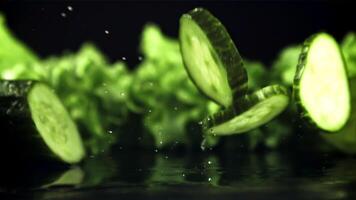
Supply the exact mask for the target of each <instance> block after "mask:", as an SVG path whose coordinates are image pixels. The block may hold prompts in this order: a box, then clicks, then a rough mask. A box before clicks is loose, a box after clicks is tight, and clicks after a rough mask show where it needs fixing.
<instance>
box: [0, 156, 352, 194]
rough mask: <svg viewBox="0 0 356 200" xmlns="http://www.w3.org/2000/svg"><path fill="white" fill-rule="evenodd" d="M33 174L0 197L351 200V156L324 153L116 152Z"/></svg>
mask: <svg viewBox="0 0 356 200" xmlns="http://www.w3.org/2000/svg"><path fill="white" fill-rule="evenodd" d="M35 171H36V170H35ZM37 173H38V174H40V175H37V174H36V172H25V173H23V174H22V175H18V176H21V177H20V178H17V182H21V180H22V179H24V181H22V186H21V187H13V186H12V187H9V186H8V185H7V186H3V187H2V188H1V190H0V195H1V196H0V199H36V200H42V199H43V200H45V199H54V200H62V199H79V200H80V199H313V200H315V199H356V192H355V191H356V158H352V157H346V156H331V155H328V154H307V153H298V154H292V153H288V154H283V153H278V152H270V153H240V154H235V153H234V154H231V155H226V154H224V155H221V154H216V153H198V154H178V155H177V154H169V153H168V154H167V153H147V152H145V153H142V152H122V153H118V154H117V155H115V156H101V157H92V158H88V159H87V160H85V161H84V162H83V163H82V164H81V165H80V166H75V167H71V168H70V169H66V170H62V171H61V172H60V173H57V172H56V173H55V174H56V176H53V177H54V178H53V179H51V180H45V181H43V182H41V181H38V179H39V178H38V177H41V175H42V176H45V175H44V174H46V173H47V174H48V173H52V174H53V172H46V173H44V172H43V169H41V170H37ZM46 177H48V175H46ZM14 182H16V181H14ZM33 182H36V184H34V183H33ZM2 184H3V185H4V183H2ZM5 184H6V183H5ZM12 184H13V185H14V184H15V183H12Z"/></svg>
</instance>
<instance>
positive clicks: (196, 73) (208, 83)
mask: <svg viewBox="0 0 356 200" xmlns="http://www.w3.org/2000/svg"><path fill="white" fill-rule="evenodd" d="M179 41H180V47H181V52H182V56H183V62H184V65H185V67H186V70H187V72H188V74H189V76H190V77H191V79H192V80H193V82H194V83H195V85H196V86H197V87H198V88H199V90H200V91H201V92H202V93H203V94H205V95H206V96H208V97H209V98H211V99H212V100H214V101H215V102H217V103H218V104H220V105H223V106H224V107H228V106H230V105H231V104H232V101H233V99H234V98H235V97H240V96H242V95H243V94H245V92H246V90H247V74H246V70H245V68H244V67H243V63H242V58H241V56H240V54H239V52H238V51H237V49H236V47H235V44H234V42H233V41H232V40H231V38H230V36H229V34H228V32H227V30H226V29H225V27H224V26H223V25H222V24H221V22H220V21H219V20H218V19H216V18H215V17H214V16H213V15H212V14H211V13H210V12H209V11H207V10H204V9H202V8H196V9H194V10H192V11H190V12H189V13H187V14H184V15H183V16H182V17H181V19H180V28H179Z"/></svg>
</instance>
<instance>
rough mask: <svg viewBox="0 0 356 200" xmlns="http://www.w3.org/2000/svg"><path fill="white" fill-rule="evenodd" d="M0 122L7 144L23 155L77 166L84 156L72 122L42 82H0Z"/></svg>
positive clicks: (79, 138) (49, 89)
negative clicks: (13, 146)
mask: <svg viewBox="0 0 356 200" xmlns="http://www.w3.org/2000/svg"><path fill="white" fill-rule="evenodd" d="M0 119H1V120H0V125H1V127H2V128H4V129H5V130H3V131H4V132H6V133H3V134H5V135H6V139H7V140H8V141H7V143H8V144H13V145H15V146H16V148H18V150H17V151H20V153H21V152H22V154H24V155H27V154H28V155H35V157H40V158H41V159H42V158H44V157H47V158H50V159H56V160H60V161H62V162H65V163H77V162H79V161H81V160H82V158H83V157H84V156H85V151H84V147H83V143H82V140H81V137H80V135H79V133H78V130H77V128H76V126H75V124H74V122H73V121H72V119H71V118H70V117H69V114H68V112H67V110H66V109H65V108H64V106H63V105H62V103H61V102H60V100H59V99H58V97H57V96H56V95H55V94H54V92H53V91H52V90H51V88H49V87H48V86H47V85H45V84H44V83H40V82H35V81H0ZM3 131H2V132H3ZM2 148H4V147H2ZM24 157H26V156H24Z"/></svg>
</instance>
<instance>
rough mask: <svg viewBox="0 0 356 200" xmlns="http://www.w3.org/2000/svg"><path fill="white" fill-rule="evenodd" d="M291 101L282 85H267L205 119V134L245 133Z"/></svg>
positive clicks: (270, 117) (263, 122) (271, 116)
mask: <svg viewBox="0 0 356 200" xmlns="http://www.w3.org/2000/svg"><path fill="white" fill-rule="evenodd" d="M288 103H289V94H288V91H287V89H286V88H285V87H283V86H280V85H272V86H267V87H265V88H262V89H260V90H258V91H257V92H254V93H253V94H250V95H245V96H243V97H241V98H239V99H237V100H236V101H235V102H234V104H233V106H231V107H229V108H227V109H225V110H222V111H220V112H218V113H216V114H214V115H213V116H211V117H208V118H206V119H205V120H204V121H203V129H204V132H205V134H207V135H214V136H223V135H231V134H237V133H244V132H247V131H250V130H252V129H255V128H257V127H259V126H261V125H263V124H265V123H267V122H269V121H270V120H272V119H273V118H274V117H276V116H277V115H279V114H280V113H281V112H282V111H283V110H284V109H285V108H286V107H287V105H288Z"/></svg>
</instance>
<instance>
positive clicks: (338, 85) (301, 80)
mask: <svg viewBox="0 0 356 200" xmlns="http://www.w3.org/2000/svg"><path fill="white" fill-rule="evenodd" d="M293 93H294V98H295V100H296V104H297V106H298V107H299V110H300V112H301V116H302V117H303V118H305V119H307V120H306V121H307V122H309V123H310V124H312V125H314V126H315V127H317V128H319V129H321V130H324V131H327V132H335V131H338V130H340V129H341V128H342V127H344V125H345V124H346V122H347V120H348V119H349V116H350V111H351V105H350V104H351V97H350V90H349V84H348V80H347V74H346V67H345V62H344V59H343V56H342V54H341V51H340V48H339V46H338V44H337V42H336V41H335V40H334V38H333V37H332V36H330V35H328V34H326V33H318V34H315V35H313V36H312V37H310V38H308V39H307V40H306V41H305V42H304V46H303V48H302V52H301V54H300V57H299V63H298V66H297V72H296V74H295V77H294V84H293Z"/></svg>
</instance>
